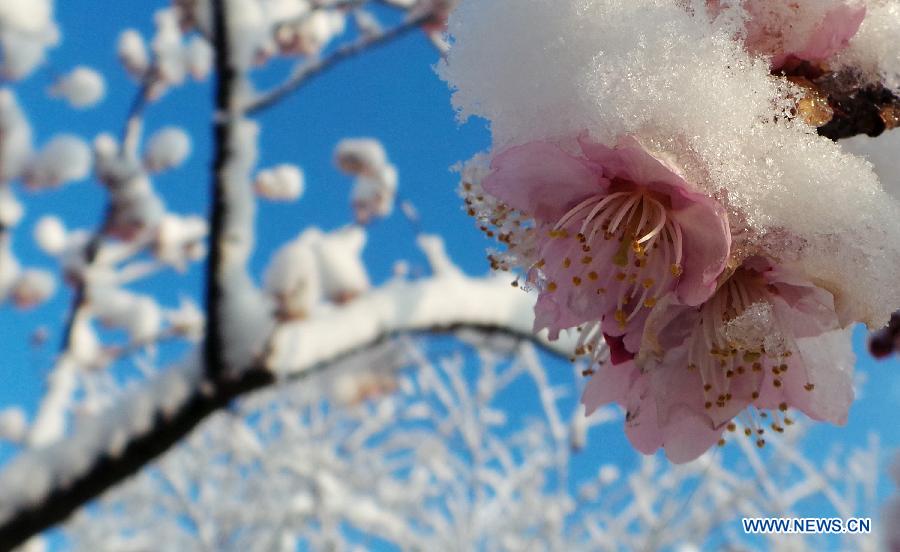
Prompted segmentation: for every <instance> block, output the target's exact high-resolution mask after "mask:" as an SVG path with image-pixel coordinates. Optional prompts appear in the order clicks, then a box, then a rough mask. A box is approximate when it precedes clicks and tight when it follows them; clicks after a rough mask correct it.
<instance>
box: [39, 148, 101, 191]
mask: <svg viewBox="0 0 900 552" xmlns="http://www.w3.org/2000/svg"><path fill="white" fill-rule="evenodd" d="M90 171H91V150H90V148H89V147H88V145H87V144H85V143H84V141H83V140H82V139H81V138H78V137H77V136H72V135H70V134H59V135H57V136H54V137H53V138H52V139H51V140H50V141H49V142H48V143H47V144H46V145H45V146H44V147H43V149H41V151H40V152H39V153H38V154H37V155H35V156H33V157H32V158H31V160H30V161H29V162H28V166H27V167H26V169H25V175H24V176H25V184H26V185H27V186H28V187H29V188H30V189H32V190H41V189H46V188H55V187H57V186H61V185H63V184H65V183H67V182H71V181H75V180H82V179H83V178H86V177H87V176H88V174H89V173H90Z"/></svg>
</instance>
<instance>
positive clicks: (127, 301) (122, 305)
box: [87, 286, 163, 343]
mask: <svg viewBox="0 0 900 552" xmlns="http://www.w3.org/2000/svg"><path fill="white" fill-rule="evenodd" d="M87 295H88V302H89V305H90V308H91V311H92V312H93V313H94V315H95V316H96V317H97V318H98V319H99V320H100V321H101V322H102V323H103V324H104V325H105V326H107V327H109V328H116V329H123V330H125V331H126V332H127V333H128V335H129V337H130V338H131V340H132V341H133V342H135V343H151V342H153V341H154V340H155V339H157V338H158V336H159V329H160V326H161V325H162V321H163V313H162V310H161V309H160V307H159V305H158V304H157V303H156V301H155V300H154V299H153V298H152V297H150V296H148V295H141V294H138V293H132V292H130V291H127V290H124V289H120V288H115V287H111V286H91V287H89V288H88V294H87Z"/></svg>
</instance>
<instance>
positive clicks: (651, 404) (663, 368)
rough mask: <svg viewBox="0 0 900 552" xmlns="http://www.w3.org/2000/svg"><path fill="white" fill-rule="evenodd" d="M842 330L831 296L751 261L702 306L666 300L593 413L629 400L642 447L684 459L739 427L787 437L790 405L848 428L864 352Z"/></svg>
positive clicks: (590, 403)
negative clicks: (856, 361)
mask: <svg viewBox="0 0 900 552" xmlns="http://www.w3.org/2000/svg"><path fill="white" fill-rule="evenodd" d="M840 328H841V326H840V323H839V321H838V315H837V313H836V312H835V308H834V300H833V297H832V295H831V294H830V293H829V292H827V291H825V290H824V289H822V288H819V287H817V286H815V285H814V284H812V283H811V282H809V281H808V280H806V279H804V278H802V277H801V276H799V275H798V274H795V273H793V272H791V271H790V270H789V269H787V268H786V267H783V266H780V265H778V264H776V263H774V262H772V261H769V260H766V259H764V258H761V257H751V258H750V259H747V260H745V261H744V262H743V263H742V264H741V266H740V267H739V268H738V269H737V270H735V271H734V272H733V273H732V274H731V275H730V276H729V277H728V278H727V279H726V280H725V281H724V282H723V283H722V284H721V285H720V286H719V288H718V290H717V291H716V293H715V294H714V295H713V296H712V297H711V298H710V299H709V300H708V301H706V302H705V303H704V304H703V305H701V306H699V307H698V306H689V305H685V304H683V303H682V302H680V301H679V300H678V299H677V297H675V296H674V295H670V296H667V297H665V298H663V299H662V300H661V301H660V303H659V305H657V307H656V308H655V309H654V310H653V313H652V314H651V315H650V318H649V319H648V320H647V323H646V327H645V333H644V339H643V342H642V344H641V348H640V352H639V354H638V355H637V357H635V358H633V359H629V358H628V357H627V356H624V357H623V356H622V355H619V356H618V358H616V355H613V359H612V361H611V362H610V363H607V365H605V366H604V367H603V368H602V369H601V370H600V371H599V372H598V373H597V374H596V375H595V376H594V377H593V379H592V380H591V381H590V382H589V384H588V386H587V388H586V390H585V393H584V396H583V398H582V401H583V402H584V404H585V406H586V408H587V411H588V412H591V411H593V410H595V409H596V408H597V407H599V406H600V405H603V404H607V403H612V402H616V403H618V404H621V405H622V406H623V407H625V408H626V410H627V412H628V414H627V417H626V432H627V434H628V437H629V439H630V440H631V442H632V444H633V445H634V446H635V448H637V449H638V450H640V451H641V452H644V453H647V454H649V453H652V452H654V451H656V450H657V449H658V448H660V447H662V448H664V449H665V452H666V455H667V456H668V457H669V459H670V460H672V461H673V462H687V461H690V460H693V459H694V458H696V457H698V456H699V455H700V454H702V453H703V452H704V451H706V450H707V449H708V448H709V447H710V446H712V445H713V444H715V443H716V442H719V441H720V439H722V434H723V432H724V431H725V430H726V429H728V430H731V431H735V430H736V429H737V424H735V419H737V421H738V422H740V423H741V424H742V425H743V426H744V427H743V431H744V432H745V433H746V435H747V436H748V437H751V438H753V439H755V440H756V442H757V444H758V445H760V446H762V445H763V444H765V437H764V435H765V431H766V428H765V427H763V426H764V425H768V428H769V429H770V430H774V431H776V432H779V433H780V432H782V431H784V429H785V427H786V426H787V425H790V423H792V421H791V419H790V418H789V417H788V414H787V411H788V409H789V408H796V409H797V410H800V411H801V412H803V413H805V414H806V415H808V416H809V417H811V418H813V419H816V420H826V421H830V422H833V423H837V424H843V423H844V422H845V421H846V419H847V411H848V409H849V406H850V403H851V402H852V401H853V387H852V366H853V354H852V352H851V351H850V345H849V340H848V339H847V337H846V334H845V332H843V331H841V329H840ZM610 348H611V350H614V349H616V346H614V343H613V342H610Z"/></svg>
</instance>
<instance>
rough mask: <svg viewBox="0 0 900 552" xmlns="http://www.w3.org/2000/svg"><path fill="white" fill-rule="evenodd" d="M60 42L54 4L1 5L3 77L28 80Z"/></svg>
mask: <svg viewBox="0 0 900 552" xmlns="http://www.w3.org/2000/svg"><path fill="white" fill-rule="evenodd" d="M57 42H59V30H58V29H57V27H56V24H55V23H54V21H53V2H52V0H5V1H4V2H2V4H0V53H2V55H0V75H2V76H4V77H7V78H10V79H21V78H24V77H27V76H28V75H29V74H31V72H32V71H34V70H35V69H36V68H37V67H38V65H40V64H41V63H42V62H43V61H44V54H45V51H46V49H47V48H50V47H52V46H55V45H56V44H57Z"/></svg>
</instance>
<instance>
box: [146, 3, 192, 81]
mask: <svg viewBox="0 0 900 552" xmlns="http://www.w3.org/2000/svg"><path fill="white" fill-rule="evenodd" d="M154 22H155V23H156V34H155V35H154V37H153V41H152V42H151V44H150V48H151V50H152V51H153V54H154V59H155V61H156V70H157V75H158V76H159V78H160V80H161V81H163V82H164V83H166V84H169V85H178V84H181V83H182V82H184V77H185V73H186V67H185V60H184V52H183V44H182V35H181V29H180V28H179V26H178V17H177V15H176V13H175V11H174V10H171V9H165V10H159V11H157V12H156V14H154Z"/></svg>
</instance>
